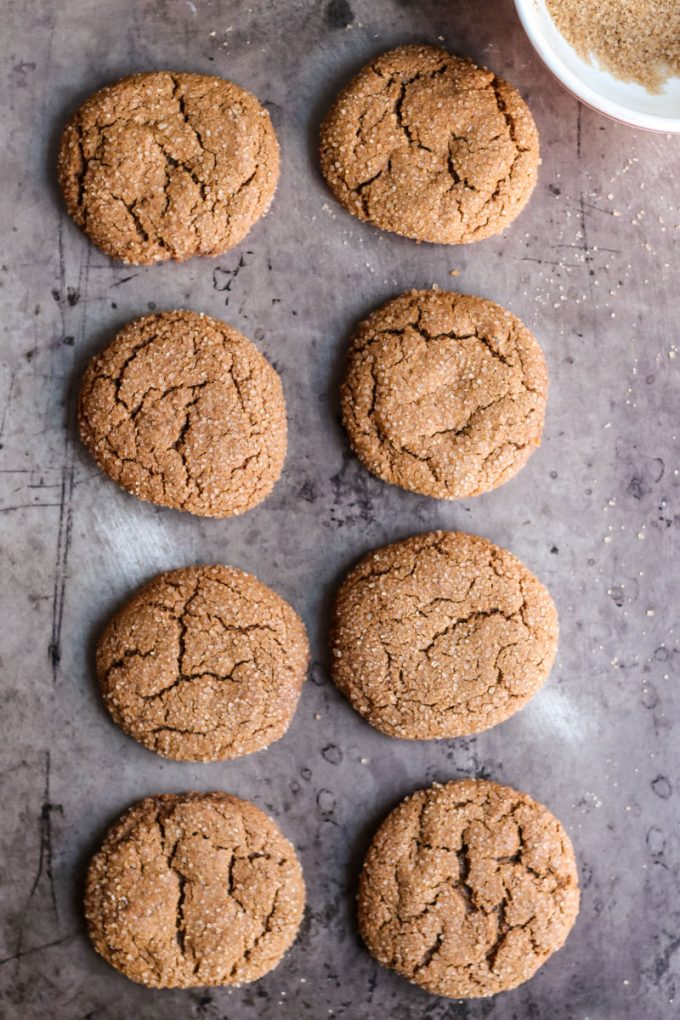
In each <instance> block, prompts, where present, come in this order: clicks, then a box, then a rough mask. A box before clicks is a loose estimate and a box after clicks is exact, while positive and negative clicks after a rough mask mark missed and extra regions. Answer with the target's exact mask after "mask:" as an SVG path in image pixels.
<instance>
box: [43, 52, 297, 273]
mask: <svg viewBox="0 0 680 1020" xmlns="http://www.w3.org/2000/svg"><path fill="white" fill-rule="evenodd" d="M58 172H59V182H60V184H61V187H62V190H63V192H64V198H65V200H66V206H67V208H68V211H69V213H70V214H71V216H72V217H73V219H74V220H75V221H76V223H77V224H78V225H79V226H80V227H82V228H83V230H84V231H85V233H86V234H87V235H88V237H89V238H90V240H92V241H93V242H94V243H95V244H96V245H98V246H99V247H100V248H101V249H102V251H105V252H106V253H107V255H111V256H112V257H113V258H116V259H120V260H121V261H123V262H131V263H136V264H143V265H146V264H149V263H151V262H161V261H163V260H165V259H178V260H181V259H187V258H189V257H190V256H192V255H217V254H219V253H220V252H224V251H227V250H228V249H229V248H232V247H233V246H234V245H235V244H238V242H239V241H240V240H241V239H242V238H243V237H245V235H246V234H247V233H248V231H249V230H250V228H251V227H252V225H253V223H255V221H256V220H257V219H259V217H260V216H262V215H263V213H265V212H266V211H267V209H268V208H269V205H270V203H271V200H272V198H273V195H274V191H275V190H276V184H277V181H278V176H279V147H278V143H277V141H276V135H275V133H274V128H273V127H272V123H271V120H270V118H269V114H268V113H267V111H266V110H265V109H264V107H262V106H261V105H260V103H259V102H258V101H257V99H256V98H255V97H254V96H252V95H251V94H250V93H249V92H246V91H245V90H244V89H242V88H240V87H239V86H238V85H234V84H233V82H230V81H225V80H224V79H223V78H215V77H212V76H209V75H203V74H174V73H170V72H168V71H158V72H151V73H148V74H135V75H133V76H132V77H131V78H124V79H123V80H122V81H119V82H116V83H115V84H114V85H109V86H107V87H106V88H103V89H101V90H100V91H99V92H95V93H94V95H92V96H90V98H89V99H88V100H87V101H86V102H85V103H84V104H83V105H82V106H81V107H80V109H79V110H78V111H77V112H76V114H75V115H74V116H73V117H72V118H71V120H70V121H69V123H68V124H67V126H66V128H65V130H64V133H63V135H62V139H61V146H60V150H59V157H58Z"/></svg>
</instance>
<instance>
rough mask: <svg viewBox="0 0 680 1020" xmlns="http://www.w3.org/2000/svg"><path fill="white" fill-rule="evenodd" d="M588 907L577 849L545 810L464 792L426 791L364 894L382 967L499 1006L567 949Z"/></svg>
mask: <svg viewBox="0 0 680 1020" xmlns="http://www.w3.org/2000/svg"><path fill="white" fill-rule="evenodd" d="M578 905H579V891H578V875H577V872H576V862H575V860H574V852H573V849H572V846H571V842H570V840H569V837H568V836H567V834H566V832H565V831H564V829H563V828H562V826H561V824H560V823H559V822H558V820H557V819H556V818H555V817H554V816H553V815H552V814H551V813H550V812H549V811H548V810H547V809H546V808H544V807H543V806H542V805H541V804H537V803H536V802H535V801H533V800H532V799H531V798H530V797H528V796H527V795H526V794H524V793H518V792H517V791H516V790H513V789H511V788H510V787H508V786H498V785H497V784H496V783H490V782H486V781H484V780H474V779H469V780H463V781H461V782H454V783H447V784H446V785H445V786H434V787H432V788H431V789H428V790H419V791H418V792H417V793H415V794H413V796H412V797H408V798H407V799H406V800H405V801H403V802H402V803H401V804H400V805H399V806H398V807H397V808H396V809H395V810H394V811H393V812H392V813H391V814H390V815H388V817H387V818H386V820H385V821H384V822H383V824H382V825H381V827H380V828H379V830H378V832H377V833H376V835H375V837H374V839H373V842H372V844H371V846H370V848H369V851H368V854H367V856H366V861H365V863H364V868H363V872H362V874H361V879H360V884H359V925H360V928H361V934H362V936H363V938H364V940H365V942H366V944H367V946H368V948H369V949H370V951H371V952H372V953H373V955H374V956H375V957H376V959H377V960H379V961H380V963H382V964H383V965H384V966H386V967H391V968H393V969H394V970H396V971H398V972H399V973H400V974H402V975H403V976H404V977H407V978H408V979H409V980H410V981H413V982H414V983H415V984H418V985H422V986H423V987H424V988H426V989H427V990H428V991H430V992H434V993H435V994H437V995H448V996H451V997H452V998H456V999H457V998H473V997H476V996H483V995H493V994H494V993H496V992H501V991H504V990H506V989H508V988H514V987H515V986H516V985H518V984H521V982H522V981H526V980H527V979H528V978H530V977H531V976H532V974H534V973H535V971H536V970H537V969H538V968H539V967H540V966H541V964H542V963H544V962H545V961H546V960H547V958H548V957H549V956H550V955H551V954H552V953H554V952H555V950H557V949H559V948H560V947H561V946H562V945H563V944H564V942H565V940H566V938H567V935H568V934H569V931H570V929H571V927H572V925H573V923H574V921H575V920H576V915H577V913H578Z"/></svg>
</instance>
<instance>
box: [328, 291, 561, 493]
mask: <svg viewBox="0 0 680 1020" xmlns="http://www.w3.org/2000/svg"><path fill="white" fill-rule="evenodd" d="M547 396H548V375H547V371H546V367H545V359H544V357H543V352H542V351H541V348H540V347H539V345H538V344H537V343H536V340H535V339H534V337H533V336H532V335H531V333H530V332H529V330H528V329H527V328H526V326H524V325H523V324H522V323H521V322H520V320H519V319H517V318H516V317H515V316H514V315H511V314H510V312H506V311H505V310H504V309H503V308H501V307H500V306H499V305H496V304H494V303H493V302H492V301H486V300H485V299H484V298H479V297H470V296H469V295H467V294H453V293H450V292H448V291H442V290H414V291H411V293H410V294H402V295H401V297H398V298H395V299H394V300H393V301H388V302H387V304H385V305H383V306H382V308H379V309H378V310H377V311H375V312H373V314H372V315H370V316H369V317H368V319H366V320H365V321H364V322H362V323H361V325H360V326H359V328H358V330H357V332H356V335H355V336H354V339H353V341H352V344H351V346H350V351H349V356H348V363H347V375H346V377H345V382H344V384H343V387H342V414H343V421H344V424H345V428H346V429H347V432H348V434H349V438H350V441H351V443H352V446H353V447H354V450H355V451H356V453H357V456H358V457H359V458H360V460H361V461H363V463H364V464H365V465H366V467H367V468H368V469H369V470H370V471H372V472H373V473H374V474H376V475H378V477H379V478H383V479H384V480H385V481H386V482H392V483H393V484H395V485H401V486H402V487H403V488H404V489H410V490H412V491H413V492H421V493H423V494H424V495H426V496H435V497H436V498H438V499H464V498H465V497H467V496H477V495H478V494H479V493H481V492H488V491H489V489H494V488H496V486H497V485H502V483H503V482H506V481H508V479H510V478H512V477H513V476H514V475H516V474H517V472H518V471H519V470H520V468H522V467H523V466H524V464H525V463H526V461H527V460H528V459H529V456H530V455H531V453H532V452H533V451H534V450H535V448H536V447H537V446H539V444H540V442H541V435H542V432H543V421H544V418H545V406H546V401H547Z"/></svg>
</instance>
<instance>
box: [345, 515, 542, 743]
mask: <svg viewBox="0 0 680 1020" xmlns="http://www.w3.org/2000/svg"><path fill="white" fill-rule="evenodd" d="M557 636H558V625H557V611H556V609H555V605H554V603H553V601H552V599H551V597H550V594H549V593H548V591H547V590H546V589H545V588H544V587H543V585H542V584H541V583H540V582H539V581H538V579H537V578H536V577H534V575H533V574H532V573H531V572H530V571H529V570H528V569H527V568H526V567H525V566H524V565H523V564H522V563H520V561H519V560H518V559H516V557H514V556H513V555H512V554H511V553H509V552H507V551H506V550H505V549H500V548H499V547H498V546H496V545H493V544H492V543H491V542H487V541H486V540H485V539H483V538H478V537H477V536H476V535H468V534H465V533H463V532H452V531H432V532H426V533H425V534H422V535H415V536H413V537H412V538H407V539H406V540H405V541H403V542H397V543H395V544H394V545H388V546H385V547H384V548H382V549H377V550H375V551H374V552H371V553H369V554H368V555H367V556H365V557H364V558H363V559H362V560H361V561H360V562H359V563H358V565H357V566H356V567H355V568H354V569H353V570H352V571H350V573H349V574H348V575H347V577H346V578H345V580H344V581H343V583H342V585H341V586H340V590H339V592H338V595H337V598H336V602H335V606H334V609H333V617H332V628H331V644H332V676H333V680H334V682H335V684H336V685H337V687H338V688H339V689H340V690H341V691H342V693H343V694H344V695H345V696H346V697H347V698H348V699H349V701H350V702H351V704H352V706H353V707H354V708H355V709H356V711H357V712H359V713H360V715H362V716H363V717H364V718H365V719H366V720H367V722H369V723H370V724H371V725H372V726H374V727H375V728H376V729H379V730H381V731H382V732H383V733H387V734H388V735H389V736H392V737H401V738H406V739H419V740H430V739H435V738H446V737H459V736H465V735H468V734H471V733H479V732H480V731H481V730H485V729H488V728H489V727H490V726H494V725H495V724H496V723H499V722H502V721H503V720H504V719H507V718H509V717H510V716H511V715H513V714H514V713H515V712H516V711H517V710H518V709H520V708H522V707H523V705H525V704H526V702H527V701H529V699H530V698H531V697H532V696H533V695H534V694H535V693H536V691H537V690H539V688H540V687H541V686H542V685H543V683H544V682H545V680H546V678H547V676H548V673H549V672H550V669H551V666H552V664H553V660H554V658H555V653H556V651H557Z"/></svg>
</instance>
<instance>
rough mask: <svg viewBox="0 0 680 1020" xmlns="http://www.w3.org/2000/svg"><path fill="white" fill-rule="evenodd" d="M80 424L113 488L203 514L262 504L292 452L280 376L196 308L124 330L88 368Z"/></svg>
mask: <svg viewBox="0 0 680 1020" xmlns="http://www.w3.org/2000/svg"><path fill="white" fill-rule="evenodd" d="M78 421H79V425H80V435H81V438H82V440H83V442H84V443H85V446H87V448H88V449H89V451H90V453H91V454H92V456H93V457H94V459H95V460H96V461H97V463H98V464H99V466H100V468H101V469H102V470H103V471H105V472H106V474H107V475H109V477H110V478H112V479H113V481H114V482H117V483H118V484H119V485H121V486H122V487H123V488H124V489H127V491H128V492H131V493H133V494H134V495H135V496H138V497H139V498H140V499H145V500H149V501H150V502H152V503H158V504H159V505H160V506H167V507H172V508H174V509H175V510H187V511H189V512H190V513H193V514H199V515H200V516H202V517H230V516H232V515H233V514H241V513H244V511H246V510H249V509H250V508H251V507H254V506H256V504H257V503H260V502H261V501H262V500H263V499H264V498H265V497H266V496H268V495H269V493H270V492H271V490H272V489H273V487H274V484H275V483H276V480H277V479H278V477H279V475H280V474H281V469H282V467H283V461H284V459H285V456H286V439H287V426H286V405H285V402H284V398H283V390H282V387H281V380H280V379H279V376H278V374H277V373H276V372H275V371H274V369H273V368H272V366H271V365H270V364H269V362H268V361H267V360H266V358H264V357H263V356H262V355H261V354H260V353H259V351H258V350H257V348H256V347H254V345H253V344H252V343H250V341H249V340H246V338H245V337H244V336H242V335H241V334H240V333H239V332H237V330H235V329H233V328H232V327H231V326H227V325H226V323H224V322H219V321H218V320H217V319H211V318H210V317H209V316H207V315H198V314H197V313H196V312H185V311H174V312H162V313H160V314H158V315H146V316H144V318H142V319H136V320H135V321H134V322H131V323H129V324H128V325H127V326H125V327H124V328H123V329H122V330H121V331H120V333H119V334H118V335H117V336H116V337H115V339H114V340H113V342H112V343H111V344H109V346H108V347H107V348H106V349H105V350H104V351H102V353H101V354H99V355H98V356H97V357H95V358H93V359H92V361H91V362H90V364H89V366H88V368H87V369H86V371H85V374H84V377H83V382H82V387H81V391H80V405H79V412H78Z"/></svg>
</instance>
